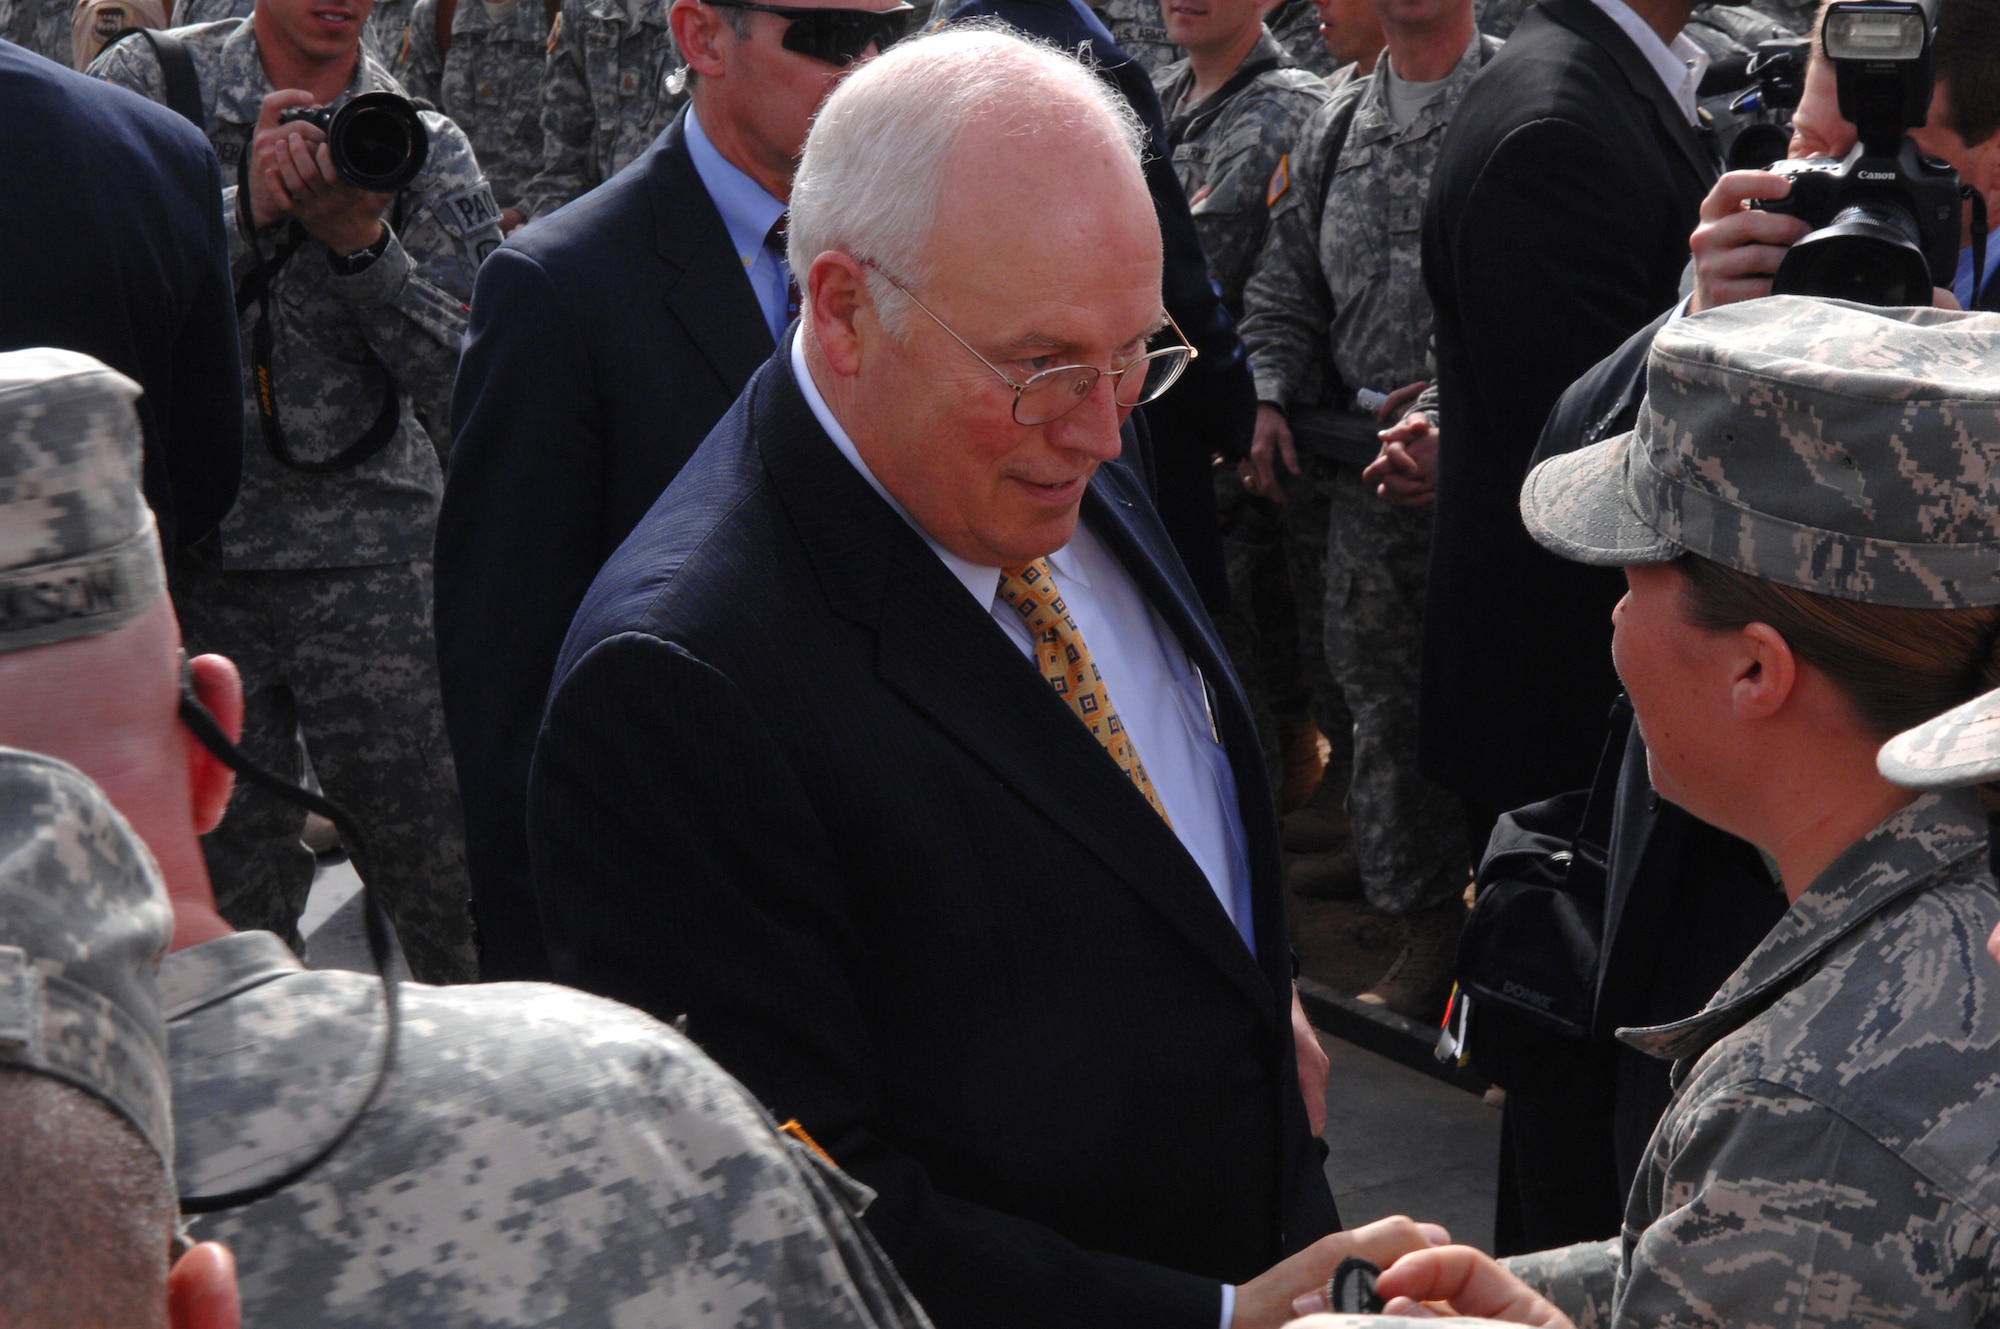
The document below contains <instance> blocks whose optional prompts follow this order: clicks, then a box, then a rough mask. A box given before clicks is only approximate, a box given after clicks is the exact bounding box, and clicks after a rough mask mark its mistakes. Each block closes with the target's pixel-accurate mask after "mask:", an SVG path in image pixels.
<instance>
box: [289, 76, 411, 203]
mask: <svg viewBox="0 0 2000 1329" xmlns="http://www.w3.org/2000/svg"><path fill="white" fill-rule="evenodd" d="M278 123H279V124H308V125H312V126H314V127H315V128H317V129H318V130H319V131H320V132H321V133H322V134H325V135H326V147H327V152H328V153H329V154H331V155H332V157H333V169H334V170H335V171H336V172H338V173H339V175H340V178H341V179H343V180H345V181H346V182H347V183H348V184H350V185H353V186H354V187H355V188H357V189H366V190H370V191H372V192H374V193H377V194H393V193H395V192H396V191H397V190H399V189H402V188H403V187H404V186H405V185H407V184H409V183H410V181H412V180H414V179H416V178H417V172H418V171H421V170H422V169H423V167H424V159H425V158H426V157H428V156H429V155H430V146H431V137H430V131H429V130H427V129H425V128H424V120H423V117H422V116H421V115H419V114H418V113H417V108H416V105H415V104H414V103H413V102H411V101H410V99H409V98H407V97H400V96H398V95H397V94H395V93H393V92H364V93H362V94H361V95H360V96H358V97H355V98H353V99H352V100H350V101H348V102H346V103H344V104H342V105H341V106H340V107H339V108H338V109H336V108H334V107H331V106H293V107H290V108H288V109H286V110H283V111H280V112H279V113H278Z"/></svg>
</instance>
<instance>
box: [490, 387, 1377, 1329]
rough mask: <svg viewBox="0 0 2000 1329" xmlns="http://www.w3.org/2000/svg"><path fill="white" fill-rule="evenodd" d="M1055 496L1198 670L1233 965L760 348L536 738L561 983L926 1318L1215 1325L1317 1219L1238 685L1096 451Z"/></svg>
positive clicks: (1015, 673)
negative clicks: (805, 1155)
mask: <svg viewBox="0 0 2000 1329" xmlns="http://www.w3.org/2000/svg"><path fill="white" fill-rule="evenodd" d="M1084 513H1085V520H1086V521H1088V522H1089V523H1090V524H1091V526H1092V528H1093V529H1094V530H1095V531H1096V532H1097V533H1098V534H1099V535H1100V536H1101V537H1102V538H1103V539H1104V540H1105V542H1106V543H1107V544H1108V545H1109V546H1110V547H1111V548H1112V549H1113V550H1114V551H1115V552H1116V553H1117V555H1118V556H1119V557H1120V558H1121V559H1122V560H1124V562H1125V564H1126V566H1127V567H1128V568H1129V569H1130V570H1131V572H1132V575H1133V576H1134V578H1135V579H1136V580H1137V582H1138V584H1139V586H1140V588H1141V589H1142V591H1143V592H1144V593H1145V594H1146V595H1147V596H1148V598H1149V599H1150V600H1151V601H1152V603H1153V604H1154V606H1155V607H1156V608H1157V609H1158V611H1159V613H1160V614H1161V616H1162V617H1163V619H1164V620H1165V621H1166V622H1167V623H1168V624H1170V625H1171V626H1172V628H1173V630H1174V631H1175V632H1176V634H1177V635H1178V636H1179V638H1180V640H1181V642H1182V644H1183V645H1184V647H1185V648H1186V649H1187V651H1188V653H1189V657H1190V659H1191V660H1193V662H1194V663H1195V664H1196V665H1197V666H1198V667H1199V668H1200V669H1201V670H1202V671H1203V673H1204V674H1205V675H1206V676H1207V677H1208V679H1209V680H1210V681H1211V682H1212V683H1213V684H1214V685H1215V688H1216V691H1217V694H1218V698H1219V708H1218V710H1219V718H1220V723H1221V725H1222V731H1223V735H1224V740H1225V745H1226V747H1227V750H1228V752H1229V755H1230V758H1231V761H1232V763H1233V765H1234V768H1235V773H1236V780H1237V784H1238V788H1239V792H1240V798H1241V804H1242V807H1241V811H1242V816H1243V821H1244V825H1245V828H1246V831H1247V842H1248V852H1249V859H1250V863H1251V865H1252V875H1253V883H1254V896H1255V905H1254V924H1255V935H1256V938H1257V954H1256V956H1255V957H1254V958H1253V957H1252V955H1251V953H1250V951H1249V949H1248V948H1247V947H1246V946H1245V945H1244V944H1243V942H1242V940H1241V938H1240V937H1239V936H1238V935H1237V934H1236V932H1235V931H1234V929H1233V928H1232V926H1231V924H1230V923H1229V921H1228V917H1227V915H1226V914H1225V913H1224V912H1223V910H1222V907H1221V905H1220V904H1219V903H1218V902H1217V900H1216V898H1215V895H1214V893H1213V892H1212V891H1211V890H1210V888H1209V885H1208V882H1207V879H1206V878H1205V877H1204V876H1203V875H1202V873H1201V872H1200V870H1199V869H1198V868H1197V867H1196V866H1195V864H1194V861H1193V860H1192V859H1191V858H1190V857H1189V856H1188V854H1187V853H1186V851H1185V850H1184V849H1183V848H1182V847H1181V845H1180V842H1179V841H1178V840H1177V839H1175V838H1174V836H1173V834H1172V833H1171V832H1170V831H1169V830H1168V829H1167V828H1166V827H1165V825H1164V824H1163V823H1162V822H1161V821H1160V819H1159V817H1158V816H1157V815H1156V814H1154V813H1153V811H1152V810H1151V809H1150V808H1149V807H1148V806H1147V804H1146V801H1145V800H1144V798H1142V797H1141V796H1140V795H1139V794H1138V793H1137V792H1136V791H1135V790H1134V789H1133V787H1132V785H1131V784H1130V782H1129V781H1127V780H1126V779H1125V778H1124V777H1123V776H1122V775H1121V774H1120V773H1119V771H1118V769H1117V767H1116V766H1115V765H1114V764H1113V763H1112V762H1110V761H1109V760H1107V759H1106V757H1105V754H1104V752H1103V750H1102V749H1101V748H1100V747H1098V745H1097V743H1096V740H1095V739H1093V738H1092V737H1091V736H1090V734H1089V732H1088V731H1087V730H1086V729H1085V728H1084V727H1083V726H1082V725H1080V724H1078V723H1077V721H1076V719H1075V718H1074V717H1073V716H1072V715H1071V714H1070V712H1069V711H1068V709H1067V708H1066V707H1065V706H1064V705H1063V703H1062V702H1061V700H1060V699H1059V698H1058V697H1057V696H1056V695H1055V693H1054V692H1052V691H1051V690H1050V688H1049V687H1048V685H1047V684H1046V683H1044V682H1043V681H1042V679H1041V676H1040V675H1039V673H1038V672H1037V671H1036V670H1035V668H1034V667H1033V665H1032V664H1031V663H1030V662H1029V661H1028V660H1027V659H1026V658H1025V657H1024V656H1023V655H1022V653H1021V652H1020V651H1019V650H1017V649H1016V648H1015V646H1014V645H1013V644H1012V643H1011V642H1010V641H1009V640H1008V638H1007V637H1006V635H1005V633H1004V632H1003V631H1002V630H1001V629H1000V627H999V625H998V624H996V623H995V622H994V621H993V620H992V619H991V617H989V616H988V615H987V614H986V613H984V612H982V611H981V610H980V608H979V607H978V606H977V605H975V604H974V602H973V600H972V598H971V597H970V596H968V595H966V593H965V589H964V587H963V586H962V585H961V584H960V583H959V582H958V581H957V580H956V579H955V578H953V577H952V575H951V574H950V573H949V572H948V571H947V570H946V568H945V567H944V565H943V563H941V562H940V561H939V560H938V558H937V557H936V556H935V555H934V554H933V553H932V552H931V551H930V549H929V548H928V546H926V545H925V544H924V543H923V541H922V540H921V539H920V538H919V537H918V536H917V535H916V533H915V532H914V531H913V530H912V529H911V528H910V527H909V525H908V524H907V523H905V522H904V521H903V520H902V519H901V518H900V517H899V516H897V515H896V513H895V512H894V511H893V510H892V509H891V508H890V507H889V506H888V505H887V504H886V503H884V502H883V501H882V500H881V499H880V498H879V497H878V496H877V495H876V494H875V493H874V491H873V490H871V489H870V488H869V487H868V485H867V483H866V482H865V481H864V480H863V479H862V478H861V477H860V475H859V474H858V473H857V472H856V471H855V470H854V469H853V468H852V467H851V466H850V465H849V464H848V463H847V462H846V461H845V460H844V459H843V458H842V457H841V456H840V454H839V453H838V452H837V451H836V450H835V448H834V446H833V443H832V442H831V440H829V439H828V438H827V436H826V435H825V433H824V432H823V431H822V430H821V429H820V428H819V426H818V424H817V423H816V422H815V421H814V419H813V418H812V415H811V413H810V411H809V409H808V408H807V406H806V404H805V401H804V398H803V397H802V396H801V395H800V393H799V391H798V388H797V386H796V384H795V382H794V380H793V378H792V373H791V366H790V363H789V359H788V357H787V356H786V355H784V354H780V355H779V356H777V357H775V358H774V359H773V360H772V361H771V362H770V363H768V364H767V365H766V366H765V367H764V368H763V369H762V370H761V371H759V373H758V375H757V377H756V378H755V379H754V380H752V382H751V385H750V386H749V388H748V389H746V390H745V392H744V395H743V397H742V398H741V399H740V400H738V402H737V403H736V405H735V406H734V407H733V408H732V409H731V410H730V413H729V414H728V415H727V416H726V417H725V418H724V419H723V421H722V422H721V423H720V424H719V425H717V426H716V429H715V432H714V433H713V434H711V435H710V436H709V438H708V441H707V442H706V443H704V444H703V445H702V448H701V450H700V451H699V452H698V453H697V454H696V455H695V458H694V460H693V461H692V462H690V463H689V465H688V467H687V469H686V470H684V471H683V472H682V473H681V475H680V478H679V479H677V480H676V481H675V482H674V484H673V486H672V487H671V488H670V489H669V490H668V491H667V493H666V494H665V495H664V496H663V497H662V498H661V500H660V502H659V504H658V505H657V506H655V507H654V509H653V511H652V512H650V513H648V514H647V516H646V519H645V520H644V521H643V522H641V523H640V525H639V527H638V529H636V530H635V531H634V532H633V533H632V536H631V538H630V539H628V540H627V541H626V543H625V545H624V546H623V547H622V548H621V549H620V550H619V551H618V552H617V553H616V554H615V555H613V556H612V558H611V560H610V562H608V563H607V564H606V565H605V567H604V570H603V572H602V573H601V574H600V575H599V577H598V579H597V582H596V584H595V585H594V586H593V587H592V588H591V592H590V595H589V596H588V598H587V599H586V600H585V601H584V604H583V607H582V608H581V609H580V610H579V611H578V613H577V618H576V622H575V625H574V626H573V627H572V629H571V632H570V637H569V640H568V642H567V643H565V645H564V648H563V655H562V660H561V662H560V663H559V665H558V668H557V680H556V684H555V687H554V690H553V692H552V693H551V695H550V699H549V712H548V717H547V720H546V723H545V725H544V727H543V731H542V737H541V740H540V742H539V743H538V745H537V747H536V752H535V766H534V772H533V776H532V785H531V791H530V799H529V835H530V839H531V841H532V844H533V851H534V852H533V858H534V864H535V879H536V888H537V890H538V892H539V894H540V897H541V904H542V916H543V921H544V923H545V925H546V927H547V935H548V941H549V953H550V956H551V959H552V960H553V961H554V965H555V971H556V977H557V978H558V979H559V980H560V981H562V982H565V983H569V984H573V985H575V986H578V987H582V988H586V989H589V990H591V991H594V992H600V993H603V994H605V995H608V996H611V997H615V998H617V999H618V1000H620V1001H625V1002H629V1003H631V1004H633V1005H636V1006H639V1007H641V1008H642V1009H645V1010H648V1011H651V1012H653V1013H654V1014H656V1015H659V1016H662V1017H666V1018H672V1017H675V1016H679V1015H682V1014H685V1015H687V1016H688V1018H689V1024H688V1029H689V1032H690V1034H691V1035H692V1036H693V1037H694V1038H695V1039H696V1041H698V1042H699V1043H701V1045H702V1046H703V1047H704V1048H706V1049H707V1050H708V1051H709V1052H710V1053H712V1054H713V1055H714V1056H715V1057H716V1059H717V1060H719V1061H720V1062H721V1063H722V1065H723V1066H724V1067H726V1068H727V1069H728V1070H729V1071H730V1072H731V1073H732V1074H734V1075H736V1076H738V1077H739V1078H740V1079H742V1081H743V1082H744V1083H745V1084H746V1085H748V1086H749V1088H750V1090H751V1091H752V1092H753V1093H755V1094H756V1095H757V1096H758V1097H759V1098H761V1099H762V1100H763V1101H764V1102H765V1103H766V1104H767V1105H768V1106H769V1107H770V1108H771V1110H772V1111H773V1112H774V1113H776V1114H777V1116H778V1117H779V1118H780V1119H783V1118H787V1117H796V1118H798V1119H799V1120H800V1121H801V1122H802V1123H803V1125H804V1126H805V1128H806V1129H807V1130H808V1131H810V1132H811V1133H812V1135H813V1136H814V1137H815V1138H816V1139H817V1140H818V1141H819V1142H820V1143H821V1144H822V1145H824V1146H825V1147H826V1149H827V1150H828V1151H829V1152H830V1153H831V1154H832V1155H833V1157H834V1158H835V1159H837V1160H838V1161H839V1162H840V1164H841V1165H842V1166H843V1167H845V1168H847V1169H848V1170H849V1171H850V1172H852V1173H853V1174H854V1175H855V1176H856V1177H858V1178H860V1179H861V1180H862V1181H864V1182H866V1183H867V1184H868V1185H870V1186H872V1187H874V1188H875V1189H876V1190H877V1192H878V1193H879V1196H878V1198H877V1200H876V1201H875V1204H874V1205H873V1207H872V1208H870V1209H869V1211H868V1220H869V1223H870V1226H871V1227H872V1228H873V1229H874V1231H875V1233H876V1235H877V1236H878V1237H879V1238H880V1239H881V1241H882V1243H883V1245H884V1246H885V1247H886V1249H887V1250H888V1252H889V1254H890V1256H891V1257H892V1258H893V1259H894V1260H895V1262H896V1265H897V1267H898V1268H899V1269H900V1270H901V1271H902V1272H903V1274H904V1276H905V1277H906V1278H907V1279H908V1280H909V1283H910V1286H911V1289H912V1290H913V1291H914V1292H915V1293H916V1295H917V1297H918V1299H919V1300H921V1301H922V1302H923V1304H924V1305H925V1307H926V1308H928V1309H929V1311H930V1312H931V1314H932V1315H933V1316H934V1317H935V1318H936V1319H937V1321H938V1323H939V1324H940V1325H941V1326H947V1327H951V1329H956V1327H957V1326H968V1325H991V1326H995V1327H996V1329H998V1327H999V1326H1006V1327H1007V1329H1019V1327H1020V1326H1024V1325H1035V1326H1038V1327H1039V1329H1052V1327H1053V1326H1065V1325H1074V1326H1078V1327H1079V1329H1081V1327H1082V1326H1090V1327H1091V1329H1110V1327H1111V1326H1119V1325H1131V1326H1148V1327H1149V1329H1167V1327H1169V1326H1185V1327H1186V1329H1213V1326H1214V1324H1215V1321H1216V1315H1217V1312H1218V1309H1219V1292H1218V1290H1217V1280H1226V1281H1240V1280H1244V1279H1247V1278H1250V1277H1252V1276H1254V1275H1255V1274H1257V1273H1259V1272H1262V1271H1263V1270H1264V1269H1265V1268H1266V1267H1268V1266H1269V1265H1271V1264H1272V1263H1274V1262H1275V1261H1276V1260H1277V1259H1279V1258H1280V1257H1281V1256H1282V1255H1283V1254H1285V1253H1287V1252H1289V1251H1292V1250H1294V1249H1296V1248H1298V1247H1299V1246H1301V1245H1303V1244H1304V1243H1306V1242H1309V1241H1311V1240H1312V1239H1314V1238H1317V1237H1319V1236H1321V1235H1323V1234H1324V1233H1326V1232H1328V1231H1330V1230H1332V1229H1333V1228H1334V1227H1335V1226H1336V1225H1337V1222H1338V1219H1337V1215H1336V1214H1335V1211H1334V1207H1333V1201H1332V1196H1331V1194H1330V1193H1329V1191H1328V1189H1327V1184H1326V1179H1325V1176H1324V1173H1323V1172H1322V1171H1321V1157H1322V1150H1321V1147H1320V1146H1319V1145H1318V1143H1317V1142H1316V1141H1314V1140H1312V1139H1311V1138H1310V1136H1309V1134H1308V1132H1307V1127H1306V1124H1305V1117H1304V1107H1303V1104H1302V1103H1301V1102H1300V1098H1299V1091H1298V1085H1297V1081H1296V1072H1295V1069H1294V1065H1293V1053H1292V1041H1291V1033H1290V1028H1289V1017H1288V1010H1289V1000H1290V997H1289V994H1290V980H1291V970H1290V962H1289V958H1288V950H1287V947H1286V941H1285V924H1284V916H1283V908H1282V904H1281V901H1280V898H1279V890H1278V880H1279V878H1278V843H1277V828H1276V818H1275V816H1274V814H1273V811H1272V807H1271V800H1270V793H1269V790H1268V787H1267V786H1266V783H1265V779H1264V775H1263V761H1262V757H1261V755H1260V752H1259V749H1258V746H1257V736H1256V732H1255V728H1254V726H1253V725H1252V722H1251V719H1250V715H1249V711H1248V708H1247V706H1246V704H1245V702H1244V700H1243V696H1242V692H1241V690H1240V688H1239V687H1238V686H1237V685H1236V682H1235V680H1234V677H1233V675H1232V674H1231V672H1230V669H1229V665H1228V663H1227V661H1226V658H1225V656H1224V654H1223V652H1222V649H1221V647H1220V646H1219V645H1218V644H1217V641H1216V638H1215V635H1214V633H1213V631H1212V630H1211V629H1210V628H1209V626H1208V625H1207V622H1206V618H1205V616H1204V614H1203V612H1202V609H1201V606H1200V603H1199V601H1198V600H1197V599H1196V597H1195V594H1194V591H1193V588H1192V587H1191V586H1190V585H1189V584H1188V582H1187V580H1186V576H1185V574H1184V573H1183V572H1182V571H1181V569H1180V567H1179V564H1178V561H1177V560H1176V559H1175V557H1174V555H1173V552H1172V548H1171V546H1170V545H1169V544H1168V542H1167V539H1166V535H1165V532H1164V531H1163V530H1162V529H1161V528H1160V525H1159V523H1158V519H1157V518H1156V517H1155V516H1154V514H1153V512H1152V510H1151V507H1150V505H1149V504H1148V503H1147V501H1146V498H1145V495H1144V492H1143V490H1142V488H1141V487H1140V485H1139V483H1138V482H1137V481H1136V480H1135V479H1134V477H1133V476H1132V474H1131V472H1129V471H1128V470H1127V469H1126V468H1125V467H1124V465H1123V464H1122V463H1113V464H1111V465H1107V466H1104V467H1102V468H1101V469H1100V470H1099V472H1098V475H1097V478H1096V479H1095V480H1094V481H1093V482H1092V485H1091V488H1090V490H1089V492H1088V497H1087V499H1086V503H1085V509H1084Z"/></svg>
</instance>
